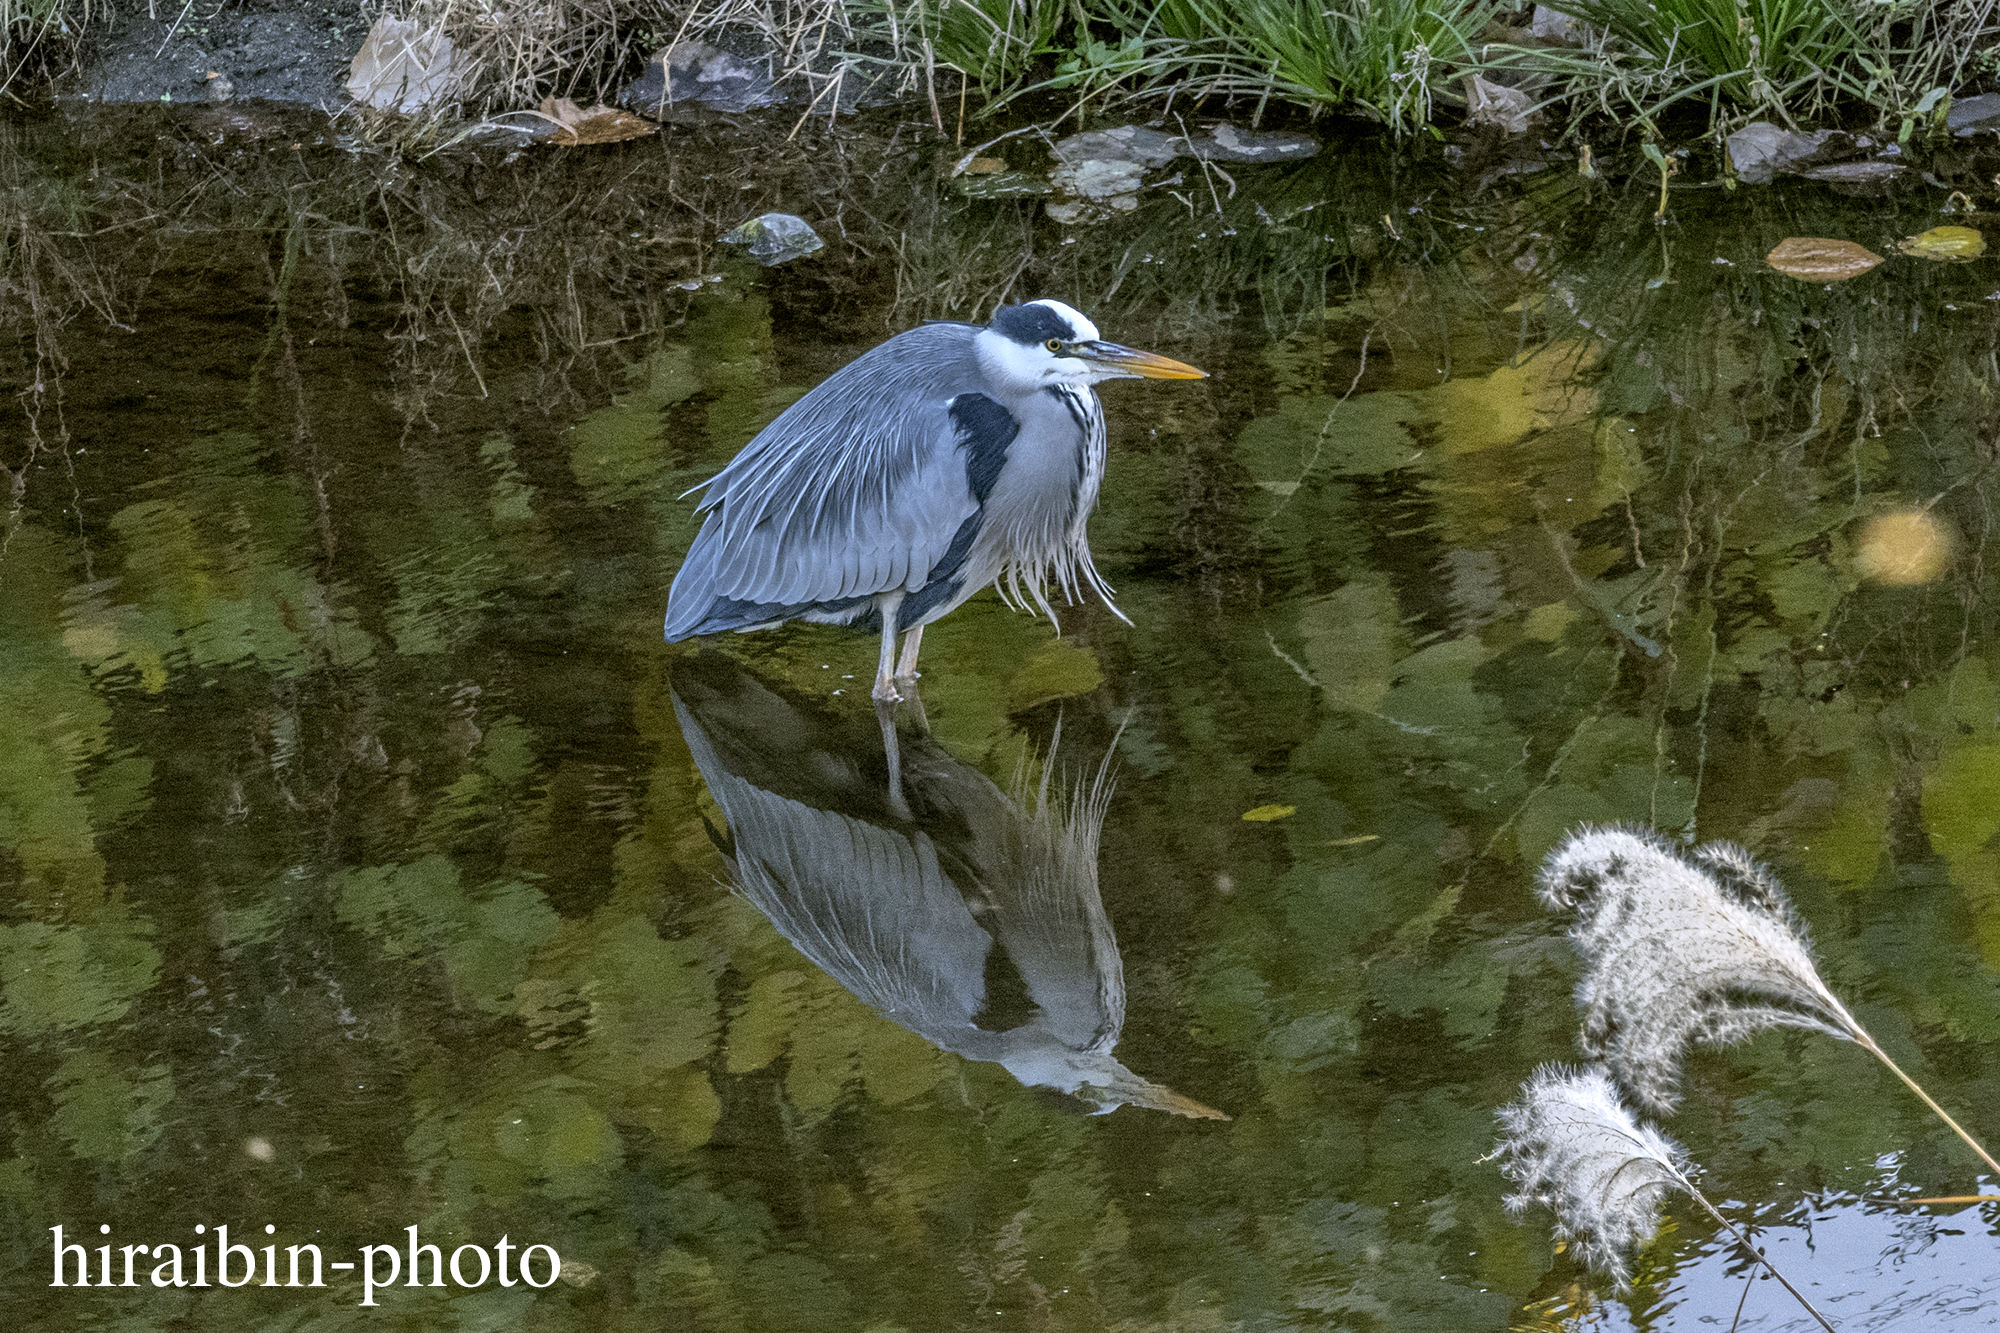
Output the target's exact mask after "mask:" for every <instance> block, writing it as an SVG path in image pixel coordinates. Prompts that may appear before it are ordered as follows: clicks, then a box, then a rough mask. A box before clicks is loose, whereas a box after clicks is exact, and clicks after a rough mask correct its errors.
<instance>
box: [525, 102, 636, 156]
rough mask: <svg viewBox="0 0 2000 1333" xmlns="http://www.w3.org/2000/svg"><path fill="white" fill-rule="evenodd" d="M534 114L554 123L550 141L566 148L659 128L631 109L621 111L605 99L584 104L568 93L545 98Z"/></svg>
mask: <svg viewBox="0 0 2000 1333" xmlns="http://www.w3.org/2000/svg"><path fill="white" fill-rule="evenodd" d="M534 114H535V115H538V116H540V117H541V118H542V119H543V120H546V121H549V122H551V123H552V124H554V126H555V127H556V132H555V133H554V134H552V135H550V136H549V137H548V140H547V142H549V143H552V144H555V145H557V146H558V147H562V148H571V147H575V146H576V145H578V144H589V143H617V142H619V141H620V140H621V139H637V138H639V137H641V136H642V135H647V134H651V133H652V132H653V131H654V130H656V129H658V128H659V126H657V125H655V124H653V122H652V121H650V120H642V119H640V118H639V117H638V116H635V115H633V114H632V113H631V112H629V111H620V110H619V109H618V108H617V107H612V106H606V105H604V104H603V103H602V102H599V103H598V104H597V105H596V106H593V107H580V106H578V105H577V104H576V103H574V102H572V101H570V100H569V99H568V98H567V97H551V98H548V99H546V100H544V101H543V103H542V109H541V110H540V111H537V112H535V113H534Z"/></svg>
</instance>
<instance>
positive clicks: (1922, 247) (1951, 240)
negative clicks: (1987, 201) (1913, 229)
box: [1896, 227, 1986, 264]
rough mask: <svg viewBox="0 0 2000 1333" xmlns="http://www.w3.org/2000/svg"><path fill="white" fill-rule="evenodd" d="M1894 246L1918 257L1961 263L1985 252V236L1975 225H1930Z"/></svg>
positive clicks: (1948, 262)
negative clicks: (1925, 229) (1927, 229)
mask: <svg viewBox="0 0 2000 1333" xmlns="http://www.w3.org/2000/svg"><path fill="white" fill-rule="evenodd" d="M1896 248H1897V249H1898V250H1901V251H1902V252H1903V253H1904V254H1906V255H1915V256H1916V257H1917V258H1919V259H1936V260H1939V261H1941V262H1943V263H1947V264H1963V263H1965V262H1967V261H1968V260H1973V259H1977V258H1979V256H1981V255H1983V254H1985V253H1986V238H1985V237H1984V236H1981V235H1980V234H1979V230H1978V228H1976V227H1932V228H1931V229H1930V230H1929V231H1927V232H1923V233H1921V234H1920V235H1916V236H1911V237H1908V238H1907V239H1905V240H1901V241H1898V242H1897V243H1896Z"/></svg>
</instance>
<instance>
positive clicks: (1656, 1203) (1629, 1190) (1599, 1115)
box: [1497, 1065, 1694, 1288]
mask: <svg viewBox="0 0 2000 1333" xmlns="http://www.w3.org/2000/svg"><path fill="white" fill-rule="evenodd" d="M1499 1117H1500V1126H1501V1130H1502V1136H1501V1139H1500V1148H1499V1151H1498V1154H1497V1155H1498V1156H1499V1158H1500V1159H1501V1162H1500V1170H1501V1171H1502V1172H1503V1173H1504V1174H1505V1175H1506V1177H1507V1178H1508V1179H1509V1180H1511V1181H1513V1182H1514V1184H1515V1185H1516V1186H1518V1189H1517V1190H1516V1192H1515V1193H1513V1194H1510V1195H1508V1196H1507V1201H1506V1202H1507V1209H1508V1211H1509V1212H1514V1213H1519V1212H1522V1211H1524V1210H1526V1209H1528V1208H1532V1207H1537V1206H1539V1207H1544V1208H1548V1209H1550V1210H1551V1211H1553V1212H1554V1213H1555V1216H1556V1222H1555V1234H1556V1235H1557V1236H1558V1237H1559V1238H1562V1239H1566V1240H1569V1241H1570V1242H1571V1243H1572V1244H1573V1245H1574V1247H1575V1249H1576V1251H1577V1253H1578V1255H1580V1256H1581V1257H1582V1259H1583V1260H1584V1262H1585V1263H1587V1264H1589V1265H1590V1266H1591V1267H1592V1268H1596V1269H1599V1270H1601V1271H1603V1272H1605V1273H1608V1274H1610V1275H1611V1277H1612V1278H1614V1279H1615V1280H1616V1281H1617V1283H1618V1285H1619V1286H1620V1287H1621V1288H1622V1287H1624V1286H1625V1285H1626V1283H1627V1282H1629V1281H1630V1279H1631V1272H1630V1269H1629V1268H1628V1267H1627V1264H1626V1251H1628V1250H1630V1249H1631V1248H1632V1247H1633V1246H1635V1245H1643V1244H1644V1243H1645V1242H1646V1241H1648V1240H1650V1239H1652V1236H1653V1232H1654V1231H1655V1230H1656V1229H1657V1228H1658V1227H1659V1220H1660V1200H1661V1199H1662V1198H1664V1197H1665V1196H1666V1194H1667V1193H1668V1192H1669V1191H1672V1190H1685V1191H1687V1192H1688V1193H1690V1194H1692V1193H1693V1192H1694V1186H1693V1185H1692V1184H1690V1183H1689V1181H1688V1176H1687V1154H1686V1153H1685V1152H1684V1151H1683V1150H1682V1148H1681V1146H1680V1145H1679V1144H1678V1143H1675V1142H1674V1141H1673V1140H1672V1139H1670V1138H1668V1137H1666V1136H1665V1135H1664V1134H1662V1133H1660V1132H1659V1131H1658V1130H1656V1129H1654V1128H1652V1127H1651V1126H1650V1125H1642V1124H1640V1123H1639V1122H1638V1121H1637V1120H1635V1119H1633V1118H1632V1113H1631V1112H1630V1111H1628V1110H1626V1109H1625V1104H1624V1103H1623V1102H1621V1101H1620V1100H1619V1099H1618V1090H1617V1088H1616V1087H1614V1086H1613V1085H1612V1082H1611V1079H1610V1077H1609V1076H1608V1075H1606V1074H1605V1072H1604V1070H1603V1069H1602V1068H1599V1067H1592V1068H1589V1069H1570V1068H1567V1067H1565V1066H1563V1065H1543V1066H1542V1067H1541V1068H1540V1069H1537V1070H1536V1071H1535V1072H1534V1074H1533V1075H1532V1076H1531V1077H1530V1078H1529V1079H1528V1081H1527V1083H1525V1084H1524V1085H1522V1089H1521V1099H1520V1100H1519V1101H1517V1102H1515V1103H1514V1104H1513V1105H1511V1106H1506V1107H1502V1108H1501V1110H1500V1112H1499Z"/></svg>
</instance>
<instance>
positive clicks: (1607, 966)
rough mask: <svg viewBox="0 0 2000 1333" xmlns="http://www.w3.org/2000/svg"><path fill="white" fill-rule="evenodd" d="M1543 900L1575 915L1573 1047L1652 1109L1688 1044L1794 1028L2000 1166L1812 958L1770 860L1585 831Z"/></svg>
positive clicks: (1676, 1085)
mask: <svg viewBox="0 0 2000 1333" xmlns="http://www.w3.org/2000/svg"><path fill="white" fill-rule="evenodd" d="M1539 891H1540V895H1541V899H1542V902H1543V903H1544V904H1545V905H1547V906H1548V907H1549V908H1550V909H1551V910H1553V911H1571V912H1574V913H1575V914H1576V924H1575V925H1574V926H1573V927H1571V929H1570V932H1569V937H1570V941H1571V943H1573V944H1574V945H1575V946H1576V951H1577V953H1578V954H1579V955H1580V956H1581V957H1582V959H1583V963H1584V976H1583V980H1582V981H1581V982H1580V983H1578V985H1577V990H1576V999H1577V1004H1578V1005H1579V1006H1581V1007H1582V1009H1583V1029H1582V1031H1581V1032H1580V1033H1579V1034H1578V1036H1577V1044H1578V1045H1579V1046H1580V1047H1581V1048H1582V1049H1583V1052H1584V1053H1585V1054H1586V1055H1589V1056H1593V1057H1597V1058H1601V1059H1603V1061H1604V1062H1605V1064H1606V1065H1607V1066H1609V1068H1610V1070H1611V1073H1612V1075H1613V1076H1614V1077H1615V1078H1616V1079H1617V1080H1618V1083H1619V1085H1620V1086H1621V1087H1623V1088H1624V1089H1625V1091H1626V1092H1627V1093H1628V1094H1630V1095H1631V1097H1632V1098H1633V1100H1634V1101H1636V1102H1638V1103H1639V1104H1640V1105H1641V1106H1642V1107H1644V1108H1645V1109H1647V1110H1650V1111H1653V1112H1655V1113H1657V1114H1666V1113H1669V1112H1671V1111H1672V1110H1673V1109H1674V1107H1675V1106H1676V1105H1677V1104H1678V1103H1679V1101H1680V1072H1681V1057H1682V1054H1683V1052H1684V1051H1685V1050H1686V1048H1687V1046H1688V1045H1689V1044H1690V1043H1692V1042H1700V1043H1703V1044H1705V1045H1709V1046H1727V1045H1729V1044H1731V1043H1734V1042H1739V1041H1743V1040H1745V1039H1746V1038H1749V1037H1752V1036H1755V1035H1756V1034H1757V1033H1759V1032H1762V1031H1764V1030H1765V1029H1767V1028H1773V1027H1795V1028H1804V1029H1806V1030H1808V1031H1812V1032H1824V1033H1826V1034H1827V1035H1828V1036H1832V1037H1839V1038H1841V1039H1843V1040H1846V1041H1852V1042H1855V1043H1858V1044H1859V1045H1860V1046H1862V1047H1863V1048H1864V1049H1866V1050H1867V1051H1868V1053H1869V1054H1871V1055H1873V1056H1874V1057H1875V1058H1876V1059H1878V1060H1880V1061H1881V1062H1882V1063H1883V1064H1884V1065H1886V1066H1887V1067H1888V1068H1889V1070H1890V1071H1891V1072H1892V1073H1894V1074H1895V1075H1896V1077H1897V1078H1899V1079H1901V1080H1902V1081H1903V1083H1904V1084H1905V1085H1906V1086H1907V1087H1909V1088H1910V1090H1911V1091H1913V1092H1915V1093H1916V1094H1917V1096H1918V1097H1920V1098H1922V1099H1923V1101H1924V1104H1925V1105H1926V1106H1928V1107H1930V1108H1931V1110H1932V1111H1934V1112H1935V1113H1936V1114H1937V1115H1938V1117H1939V1118H1940V1119H1941V1120H1943V1121H1944V1123H1945V1124H1946V1125H1948V1126H1950V1127H1951V1129H1952V1131H1953V1132H1954V1133H1956V1134H1957V1135H1958V1136H1959V1137H1960V1138H1961V1139H1963V1140H1964V1141H1965V1142H1966V1144H1967V1145H1969V1146H1970V1147H1971V1148H1972V1150H1973V1151H1974V1152H1976V1153H1978V1154H1979V1156H1980V1157H1981V1158H1982V1159H1983V1160H1984V1161H1985V1162H1986V1164H1987V1166H1989V1167H1991V1168H1992V1169H1993V1170H1994V1171H1995V1172H1996V1173H2000V1162H1996V1161H1995V1160H1994V1158H1993V1156H1992V1154H1990V1153H1988V1152H1987V1151H1986V1149H1985V1148H1983V1147H1982V1146H1980V1144H1979V1142H1978V1141H1977V1140H1976V1139H1974V1138H1973V1137H1972V1135H1970V1134H1969V1133H1967V1132H1966V1130H1965V1128H1964V1127H1963V1126H1961V1125H1960V1124H1959V1123H1958V1122H1957V1121H1956V1120H1954V1119H1952V1118H1951V1116H1950V1115H1948V1114H1946V1112H1945V1110H1944V1108H1943V1107H1941V1106H1939V1105H1938V1104H1937V1102H1936V1101H1934V1100H1932V1098H1931V1095H1930V1094H1929V1093H1927V1092H1925V1091H1924V1090H1923V1088H1921V1087H1919V1086H1918V1085H1917V1082H1916V1080H1914V1079H1912V1078H1911V1077H1910V1076H1909V1075H1908V1074H1905V1073H1904V1072H1903V1071H1902V1069H1901V1068H1899V1067H1898V1066H1897V1064H1896V1062H1895V1061H1894V1060H1892V1059H1890V1058H1889V1056H1888V1054H1887V1052H1885V1051H1884V1050H1883V1049H1882V1048H1881V1046H1880V1045H1878V1044H1877V1043H1876V1041H1875V1039H1874V1038H1873V1037H1872V1036H1870V1035H1869V1034H1868V1031H1867V1029H1865V1028H1863V1027H1862V1026H1861V1024H1860V1022H1859V1020H1857V1019H1856V1018H1855V1017H1854V1015H1853V1014H1852V1013H1850V1012H1848V1009H1847V1006H1846V1005H1844V1004H1842V1003H1841V1001H1840V997H1839V996H1837V995H1835V994H1834V993H1833V991H1832V989H1831V988H1829V987H1828V986H1827V984H1826V982H1825V981H1824V980H1822V979H1821V977H1820V974H1819V968H1818V966H1817V965H1816V964H1815V963H1814V961H1813V952H1812V945H1811V943H1810V942H1809V940H1808V938H1807V935H1806V931H1805V927H1804V926H1803V925H1802V924H1801V923H1800V922H1799V919H1798V917H1797V915H1796V914H1795V913H1794V912H1793V911H1792V905H1791V903H1790V901H1789V900H1787V899H1786V897H1785V893H1784V890H1783V889H1781V888H1780V887H1779V886H1778V881H1777V879H1776V877H1775V876H1773V875H1772V873H1771V872H1770V870H1769V869H1767V868H1766V867H1764V866H1762V865H1760V864H1758V862H1757V861H1755V860H1754V859H1752V858H1751V856H1750V854H1749V853H1748V852H1746V851H1744V850H1743V849H1742V848H1741V847H1737V846H1735V845H1733V844H1731V843H1726V842H1712V843H1709V844H1707V845H1706V846H1703V847H1697V848H1695V849H1694V850H1693V851H1691V852H1682V851H1680V850H1679V849H1677V848H1675V847H1673V846H1671V845H1670V844H1668V843H1667V842H1666V841H1664V840H1663V839H1661V838H1659V837H1658V836H1656V835H1654V834H1650V833H1641V832H1637V831H1634V830H1631V829H1623V828H1616V827H1609V828H1584V829H1580V830H1578V831H1577V832H1575V833H1572V834H1571V835H1570V836H1569V837H1568V838H1566V839H1564V841H1563V843H1562V845H1560V846H1559V847H1557V848H1556V849H1555V850H1554V851H1553V852H1551V853H1549V857H1548V860H1547V861H1546V862H1545V863H1544V864H1543V866H1542V873H1541V879H1540V889H1539Z"/></svg>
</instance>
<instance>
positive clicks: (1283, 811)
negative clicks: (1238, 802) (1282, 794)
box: [1243, 805, 1299, 824]
mask: <svg viewBox="0 0 2000 1333" xmlns="http://www.w3.org/2000/svg"><path fill="white" fill-rule="evenodd" d="M1298 810H1299V808H1298V807H1297V806H1296V805H1260V806H1258V807H1257V808H1256V809H1255V810H1245V811H1244V812H1243V817H1244V818H1245V819H1247V820H1249V821H1250V822H1251V823H1253V824H1268V823H1270V822H1271V821H1272V820H1274V819H1283V818H1284V817H1285V816H1286V815H1293V814H1297V813H1298Z"/></svg>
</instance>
